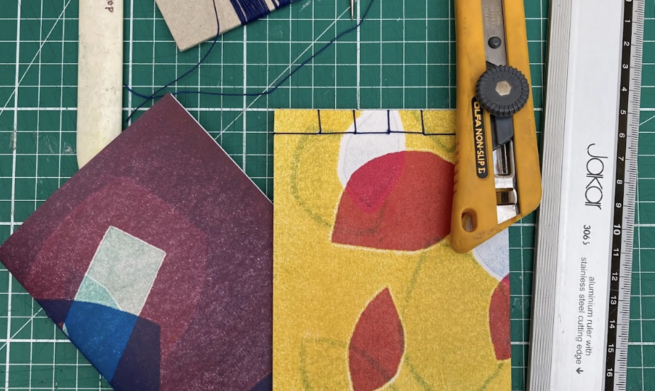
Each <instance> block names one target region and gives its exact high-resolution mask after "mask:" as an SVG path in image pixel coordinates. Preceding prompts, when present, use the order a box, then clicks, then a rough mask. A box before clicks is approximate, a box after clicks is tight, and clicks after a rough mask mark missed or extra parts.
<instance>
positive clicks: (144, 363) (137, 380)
mask: <svg viewBox="0 0 655 391" xmlns="http://www.w3.org/2000/svg"><path fill="white" fill-rule="evenodd" d="M159 335H160V327H159V325H158V324H156V323H153V322H151V321H149V320H147V319H143V318H137V321H136V325H135V326H134V330H133V331H132V336H131V337H130V340H129V341H128V342H127V347H126V348H125V351H124V352H123V357H121V360H120V362H119V363H118V367H117V368H116V373H115V374H114V378H113V379H112V381H111V385H112V387H114V389H115V390H116V391H136V390H138V391H159V384H160V382H161V379H160V376H161V375H160V366H159V365H160V361H161V346H160V345H159Z"/></svg>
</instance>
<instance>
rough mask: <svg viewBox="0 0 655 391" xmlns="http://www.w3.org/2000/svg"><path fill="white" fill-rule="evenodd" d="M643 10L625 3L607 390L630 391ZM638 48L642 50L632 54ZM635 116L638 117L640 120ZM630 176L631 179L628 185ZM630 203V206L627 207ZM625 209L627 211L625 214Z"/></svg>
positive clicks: (611, 263)
mask: <svg viewBox="0 0 655 391" xmlns="http://www.w3.org/2000/svg"><path fill="white" fill-rule="evenodd" d="M639 5H641V3H638V5H637V9H635V4H634V1H633V0H624V12H623V15H624V16H623V42H622V51H621V61H620V67H621V74H620V84H619V117H618V118H619V121H618V134H617V136H618V137H617V149H616V174H615V193H614V206H613V227H612V248H611V257H610V281H609V283H610V287H609V288H610V289H609V300H608V319H607V339H606V346H605V354H606V360H605V372H604V376H605V378H606V380H605V391H614V390H625V388H626V384H627V383H626V378H627V361H628V338H629V334H628V326H629V320H628V321H626V319H629V313H630V310H629V308H630V307H629V306H630V292H631V286H632V280H631V278H632V275H631V270H632V250H633V240H634V232H633V230H634V211H635V208H634V205H633V204H632V203H633V202H634V200H635V195H636V193H635V192H636V188H635V185H636V181H635V180H636V176H637V175H636V161H635V159H630V158H629V157H628V155H629V154H630V155H632V154H636V152H637V140H638V139H637V137H638V132H639V120H638V117H639V92H640V88H639V85H640V81H641V70H640V64H641V54H642V51H641V48H640V45H641V41H642V40H641V39H640V34H641V32H643V25H642V24H640V23H639V20H640V17H641V16H642V15H643V9H642V8H641V7H639ZM635 11H636V12H635ZM635 33H636V34H635ZM635 44H636V45H637V47H636V48H635V49H634V50H633V49H632V48H633V46H634V45H635ZM633 84H634V86H633ZM635 116H637V117H636V118H637V119H636V120H635ZM631 157H632V156H631ZM626 177H627V178H629V179H631V180H630V181H629V182H628V181H626ZM626 198H627V201H628V205H625V202H626ZM624 209H627V210H625V212H624Z"/></svg>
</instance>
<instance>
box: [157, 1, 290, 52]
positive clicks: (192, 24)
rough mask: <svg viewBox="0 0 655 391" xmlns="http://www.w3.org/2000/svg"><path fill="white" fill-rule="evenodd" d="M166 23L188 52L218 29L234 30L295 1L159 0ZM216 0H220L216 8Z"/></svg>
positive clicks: (176, 39)
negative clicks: (217, 22) (217, 21)
mask: <svg viewBox="0 0 655 391" xmlns="http://www.w3.org/2000/svg"><path fill="white" fill-rule="evenodd" d="M156 1H157V6H158V7H159V10H160V11H161V13H162V15H163V16H164V20H165V21H166V25H167V26H168V28H169V29H170V30H171V33H172V34H173V38H174V39H175V42H176V43H177V46H178V48H179V49H180V50H182V51H184V50H187V49H189V48H191V47H193V46H196V45H197V44H199V43H201V42H204V41H206V40H208V39H210V38H214V37H215V36H216V34H217V32H218V26H217V24H216V13H217V12H218V20H219V24H220V29H221V30H220V33H221V34H223V33H225V32H226V31H229V30H232V29H233V28H235V27H239V26H241V25H244V24H246V23H250V22H252V21H253V20H257V19H259V18H261V17H263V16H266V15H268V14H269V13H270V12H272V11H275V10H276V9H278V8H280V7H283V6H285V5H287V4H289V3H291V2H292V0H156ZM213 1H215V2H216V11H214V4H213Z"/></svg>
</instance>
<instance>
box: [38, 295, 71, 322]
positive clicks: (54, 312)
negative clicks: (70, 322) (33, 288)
mask: <svg viewBox="0 0 655 391" xmlns="http://www.w3.org/2000/svg"><path fill="white" fill-rule="evenodd" d="M37 301H38V302H39V305H41V307H43V310H44V311H45V313H46V315H48V317H49V318H50V319H52V321H53V322H55V324H56V325H57V326H59V325H60V324H62V323H64V321H65V320H66V317H67V316H68V311H70V308H71V305H73V300H37Z"/></svg>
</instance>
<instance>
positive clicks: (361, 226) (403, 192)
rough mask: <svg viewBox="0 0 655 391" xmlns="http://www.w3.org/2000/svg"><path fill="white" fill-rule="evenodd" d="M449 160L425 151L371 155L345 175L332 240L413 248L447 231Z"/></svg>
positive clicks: (450, 180)
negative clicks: (353, 171)
mask: <svg viewBox="0 0 655 391" xmlns="http://www.w3.org/2000/svg"><path fill="white" fill-rule="evenodd" d="M452 200H453V165H452V164H451V163H449V162H447V161H445V160H443V159H442V158H440V157H439V156H437V155H435V154H433V153H431V152H419V151H403V152H396V153H390V154H387V155H384V156H381V157H378V158H376V159H373V160H371V161H369V162H368V163H366V164H365V165H363V166H362V167H360V168H359V169H358V170H357V171H355V173H354V174H353V175H352V176H351V177H350V180H349V181H348V184H347V185H346V189H345V191H344V194H343V196H342V197H341V201H340V203H339V209H338V211H337V218H336V221H335V224H334V232H333V234H332V241H333V242H335V243H341V244H349V245H354V246H362V247H369V248H376V249H382V250H401V251H417V250H421V249H424V248H428V247H430V246H432V245H434V244H436V243H438V242H439V241H441V240H442V239H443V238H445V237H446V236H447V235H448V234H449V233H450V214H451V207H452Z"/></svg>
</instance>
